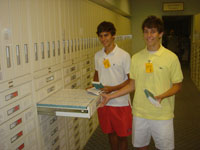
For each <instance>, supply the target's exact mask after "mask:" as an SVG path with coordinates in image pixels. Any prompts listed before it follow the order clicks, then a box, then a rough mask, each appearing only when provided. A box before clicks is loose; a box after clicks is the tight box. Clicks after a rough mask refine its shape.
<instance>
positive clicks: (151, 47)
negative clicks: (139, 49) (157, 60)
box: [147, 44, 160, 51]
mask: <svg viewBox="0 0 200 150" xmlns="http://www.w3.org/2000/svg"><path fill="white" fill-rule="evenodd" d="M159 48H160V44H156V45H152V46H147V50H148V51H158V50H159Z"/></svg>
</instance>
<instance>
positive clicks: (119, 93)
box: [109, 80, 135, 99]
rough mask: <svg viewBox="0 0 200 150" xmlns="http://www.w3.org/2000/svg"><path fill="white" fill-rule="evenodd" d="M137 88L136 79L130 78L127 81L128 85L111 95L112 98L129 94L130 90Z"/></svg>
mask: <svg viewBox="0 0 200 150" xmlns="http://www.w3.org/2000/svg"><path fill="white" fill-rule="evenodd" d="M134 89H135V81H134V80H128V83H126V85H125V86H124V87H123V88H121V89H120V90H118V91H116V92H114V93H112V94H110V95H109V97H110V99H112V98H116V97H119V96H123V95H125V94H128V93H130V92H132V91H133V90H134Z"/></svg>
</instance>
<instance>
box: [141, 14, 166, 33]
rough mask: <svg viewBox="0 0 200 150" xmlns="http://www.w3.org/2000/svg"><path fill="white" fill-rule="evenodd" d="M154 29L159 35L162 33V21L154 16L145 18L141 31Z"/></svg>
mask: <svg viewBox="0 0 200 150" xmlns="http://www.w3.org/2000/svg"><path fill="white" fill-rule="evenodd" d="M145 27H147V28H156V29H157V30H158V32H159V33H161V32H163V31H164V25H163V21H162V20H161V19H160V18H158V17H156V16H149V17H147V18H146V19H145V20H144V22H143V24H142V30H143V31H144V28H145Z"/></svg>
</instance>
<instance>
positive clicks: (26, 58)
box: [24, 44, 29, 63]
mask: <svg viewBox="0 0 200 150" xmlns="http://www.w3.org/2000/svg"><path fill="white" fill-rule="evenodd" d="M24 53H25V63H28V62H29V60H28V44H24Z"/></svg>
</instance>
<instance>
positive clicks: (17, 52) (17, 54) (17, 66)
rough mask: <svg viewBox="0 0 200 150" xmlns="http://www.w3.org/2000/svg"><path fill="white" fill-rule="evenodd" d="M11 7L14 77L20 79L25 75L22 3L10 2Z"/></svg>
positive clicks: (11, 0) (12, 0) (13, 0)
mask: <svg viewBox="0 0 200 150" xmlns="http://www.w3.org/2000/svg"><path fill="white" fill-rule="evenodd" d="M9 3H10V4H9V5H10V22H11V29H12V33H13V34H12V51H13V65H14V76H15V77H18V76H21V75H23V60H22V59H23V58H22V56H23V55H22V52H23V47H22V45H21V39H20V25H21V23H20V21H21V20H20V19H21V18H20V17H19V16H20V3H19V2H18V1H15V0H10V1H9Z"/></svg>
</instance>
